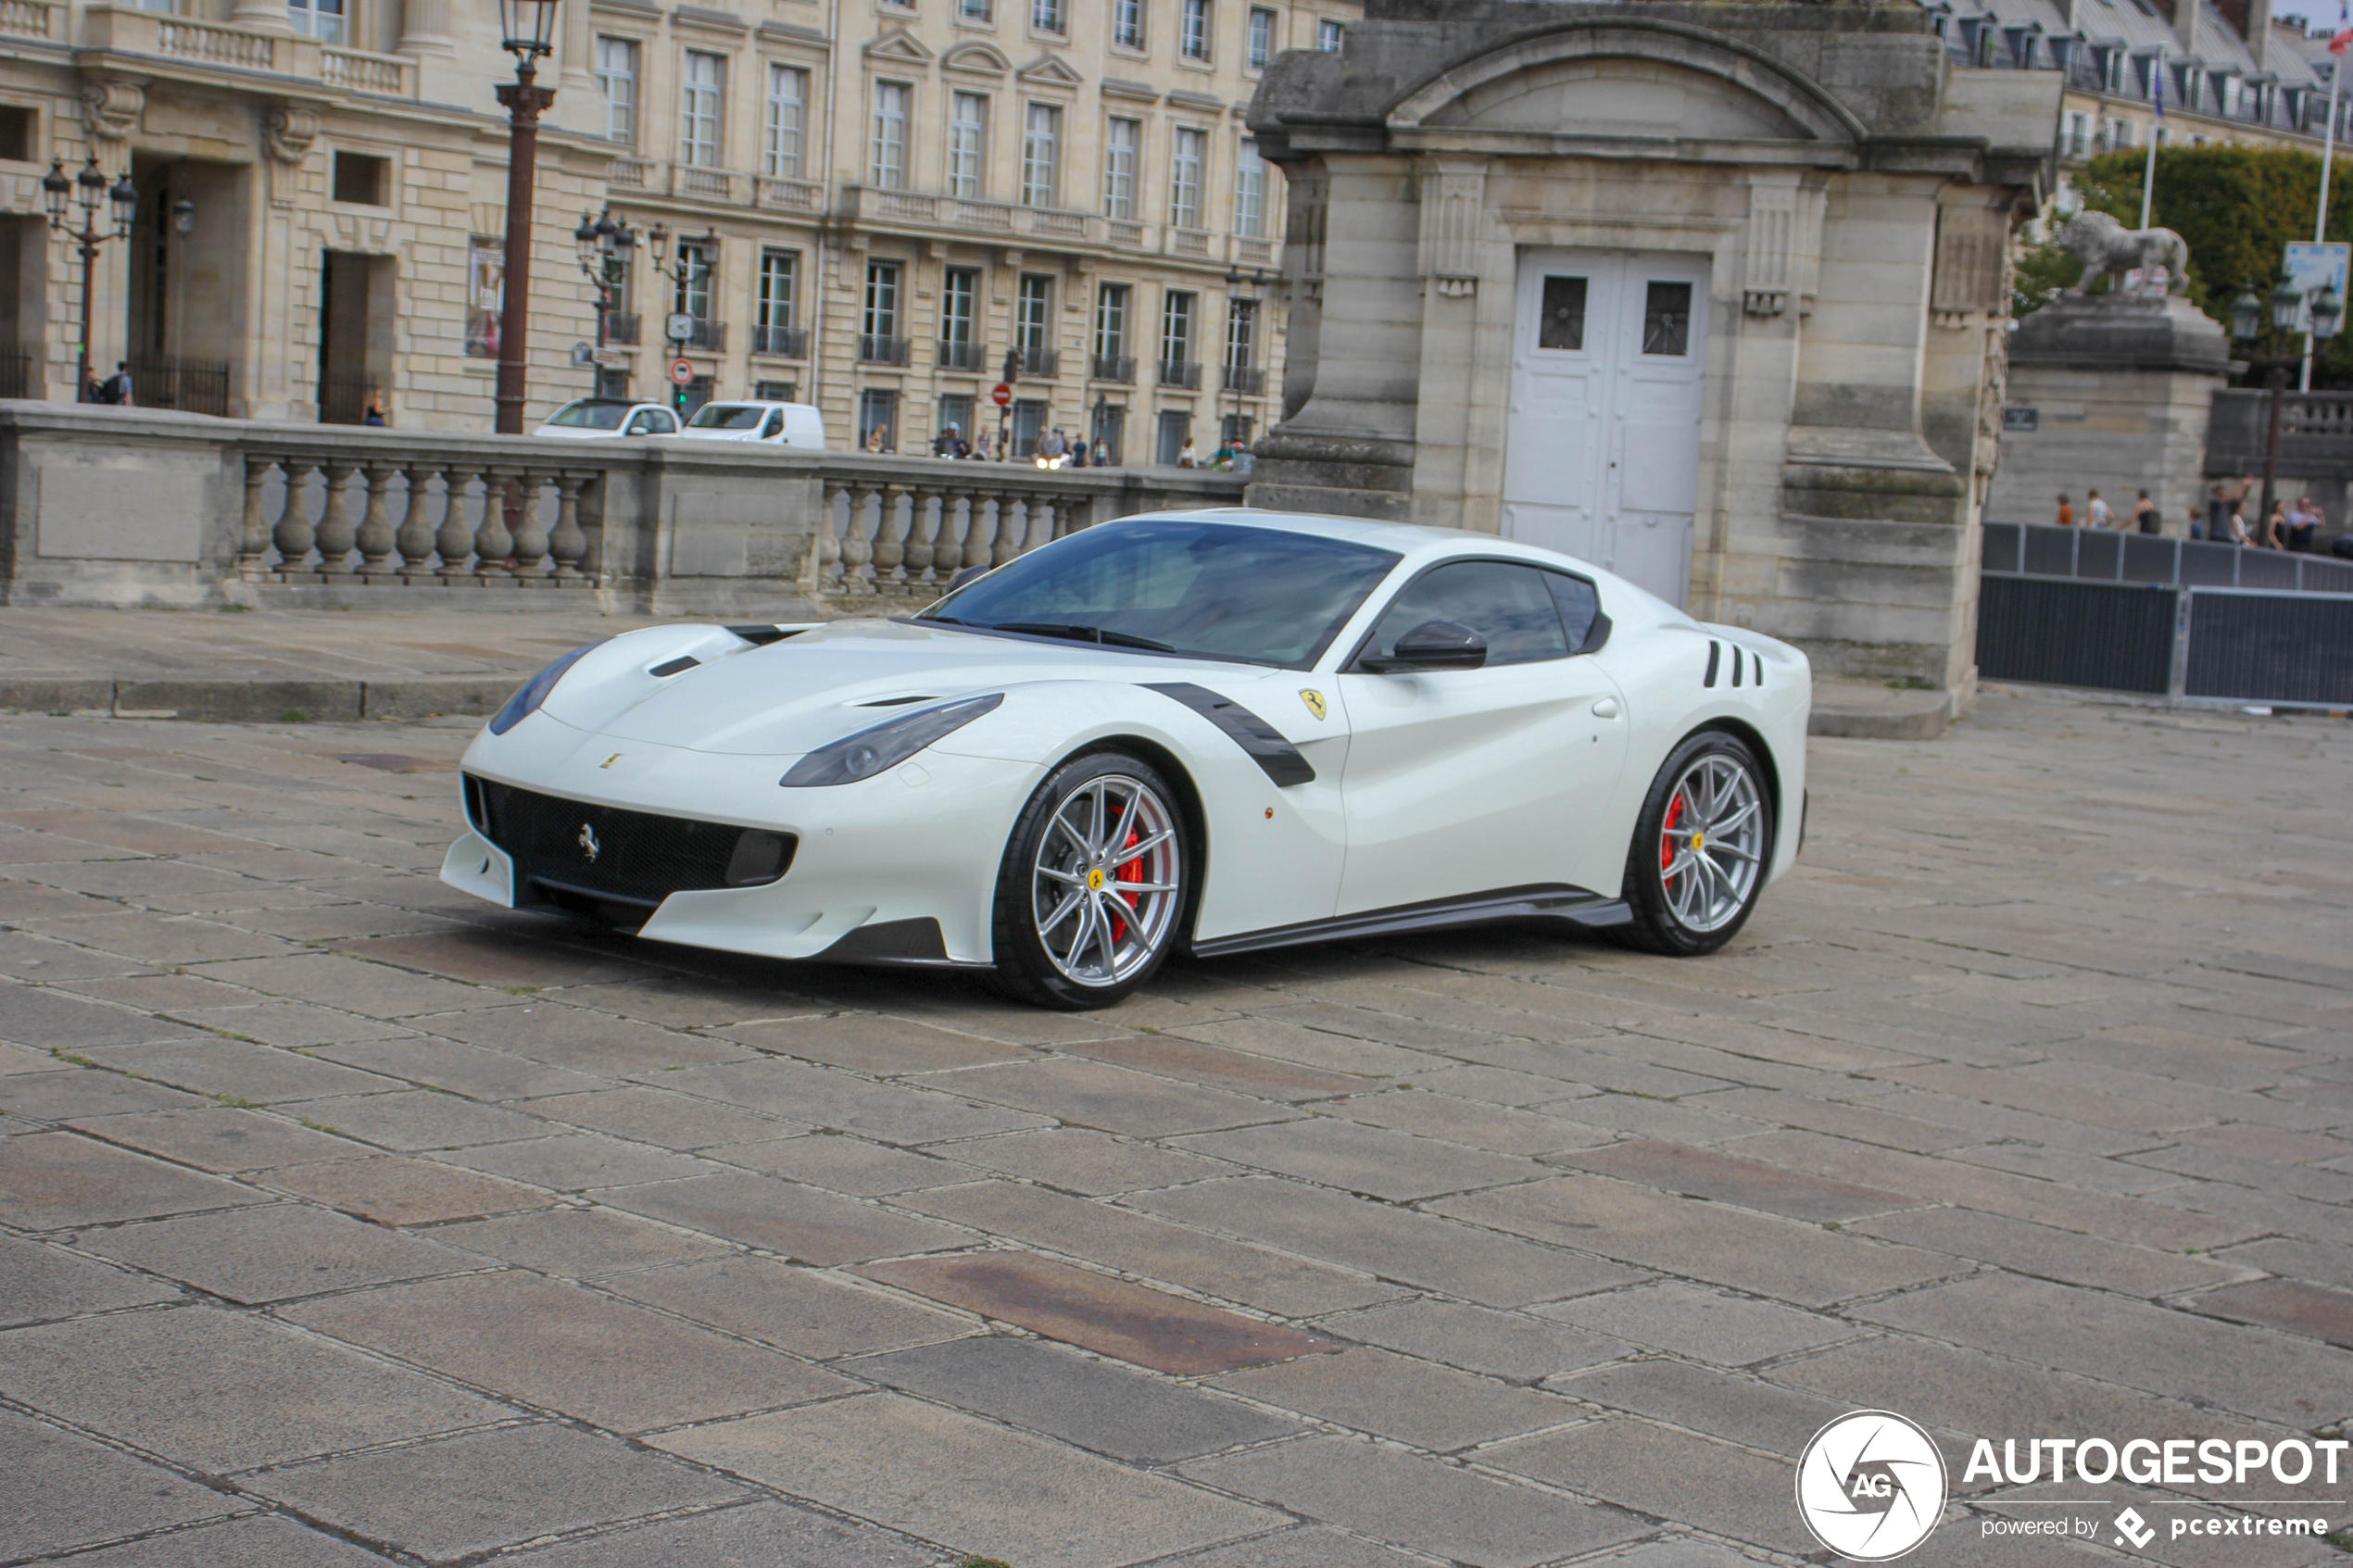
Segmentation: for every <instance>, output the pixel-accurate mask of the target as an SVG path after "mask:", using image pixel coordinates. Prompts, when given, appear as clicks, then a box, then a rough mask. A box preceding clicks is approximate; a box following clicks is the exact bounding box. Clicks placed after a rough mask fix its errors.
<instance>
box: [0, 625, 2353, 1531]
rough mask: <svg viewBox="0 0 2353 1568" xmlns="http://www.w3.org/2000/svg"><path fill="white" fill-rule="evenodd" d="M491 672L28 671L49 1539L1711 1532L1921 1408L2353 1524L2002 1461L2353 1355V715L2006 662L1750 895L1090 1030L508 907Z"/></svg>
mask: <svg viewBox="0 0 2353 1568" xmlns="http://www.w3.org/2000/svg"><path fill="white" fill-rule="evenodd" d="M550 634H553V633H550ZM470 730H471V725H470V724H466V723H459V722H445V723H440V724H419V725H412V726H408V727H394V726H390V725H370V726H359V725H350V726H323V725H312V726H306V727H283V726H282V727H261V726H245V727H236V726H206V725H201V724H195V723H188V722H182V723H164V722H137V721H102V720H76V719H47V718H37V717H35V718H19V719H13V720H6V721H0V874H5V876H6V879H7V880H6V881H5V882H0V921H5V922H6V929H5V930H0V970H5V971H6V976H7V978H8V983H5V984H0V1038H5V1040H6V1041H8V1042H12V1043H11V1044H6V1045H0V1454H5V1456H6V1458H5V1460H0V1562H22V1561H25V1560H27V1559H31V1558H41V1557H44V1556H46V1555H53V1554H60V1553H75V1554H79V1555H74V1556H73V1557H72V1558H71V1561H72V1562H76V1563H88V1564H90V1565H92V1568H101V1565H103V1568H161V1565H178V1568H238V1565H246V1564H250V1565H256V1568H314V1565H316V1568H327V1565H342V1564H357V1563H362V1562H378V1561H382V1560H384V1558H387V1557H388V1558H391V1559H393V1560H396V1561H399V1562H473V1561H477V1560H480V1559H482V1558H484V1557H485V1556H496V1558H497V1561H499V1562H510V1561H511V1562H515V1563H517V1564H519V1565H527V1568H590V1565H614V1568H619V1565H623V1564H625V1565H628V1568H711V1565H719V1564H730V1563H741V1564H761V1565H765V1568H775V1565H785V1568H881V1565H884V1564H903V1565H909V1568H917V1565H922V1568H930V1565H937V1564H945V1563H950V1562H956V1561H958V1560H959V1559H961V1558H962V1556H963V1554H967V1553H977V1554H983V1555H986V1556H988V1557H991V1558H996V1559H1000V1560H1002V1561H1003V1562H1008V1563H1011V1564H1013V1568H1114V1565H1119V1564H1131V1563H1146V1562H1149V1563H1155V1564H1163V1563H1164V1564H1172V1565H1173V1564H1178V1563H1182V1564H1185V1565H1187V1568H1403V1565H1405V1564H1408V1563H1428V1562H1433V1561H1439V1562H1460V1563H1466V1564H1476V1565H1479V1568H1534V1565H1537V1564H1551V1563H1559V1562H1589V1561H1592V1562H1612V1563H1626V1564H1631V1565H1634V1568H1716V1565H1721V1564H1726V1563H1730V1562H1736V1561H1739V1560H1741V1559H1743V1558H1755V1559H1769V1560H1780V1561H1789V1560H1793V1559H1794V1558H1796V1557H1798V1556H1802V1555H1806V1554H1808V1553H1815V1554H1816V1555H1817V1556H1818V1549H1817V1548H1815V1547H1814V1544H1813V1542H1812V1541H1811V1540H1810V1539H1809V1538H1808V1537H1807V1536H1806V1533H1805V1531H1804V1530H1803V1528H1802V1527H1801V1525H1800V1523H1799V1520H1798V1518H1797V1515H1796V1512H1795V1510H1794V1508H1793V1501H1792V1475H1793V1470H1792V1462H1791V1461H1792V1459H1793V1456H1794V1455H1795V1454H1796V1452H1797V1451H1798V1449H1800V1447H1801V1446H1802V1445H1803V1444H1804V1443H1805V1441H1806V1438H1807V1437H1808V1436H1809V1435H1811V1434H1812V1433H1813V1432H1814V1431H1815V1430H1816V1428H1817V1427H1818V1425H1820V1424H1821V1423H1822V1422H1823V1421H1824V1420H1826V1419H1827V1418H1829V1417H1831V1416H1832V1415H1835V1414H1837V1413H1840V1412H1842V1411H1847V1410H1852V1409H1856V1408H1866V1407H1886V1408H1892V1409H1894V1410H1897V1411H1902V1412H1904V1413H1905V1414H1906V1415H1908V1416H1911V1417H1912V1418H1914V1419H1916V1420H1918V1421H1920V1422H1922V1423H1925V1424H1928V1425H1929V1426H1930V1427H1931V1429H1933V1430H1935V1431H1937V1432H1938V1433H1940V1434H1941V1435H1943V1437H1944V1449H1945V1452H1946V1454H1947V1456H1948V1462H1951V1463H1952V1464H1953V1467H1954V1474H1953V1480H1954V1483H1955V1486H1956V1488H1957V1492H1958V1493H1959V1494H1960V1500H1959V1501H1957V1503H1956V1504H1955V1505H1954V1508H1953V1512H1952V1514H1951V1516H1950V1518H1949V1519H1948V1521H1947V1523H1945V1524H1944V1525H1943V1526H1942V1527H1941V1528H1940V1529H1939V1531H1938V1532H1937V1534H1936V1535H1935V1536H1934V1537H1931V1540H1930V1541H1929V1543H1928V1544H1927V1545H1926V1546H1925V1547H1924V1548H1922V1549H1920V1551H1919V1552H1918V1553H1916V1554H1915V1555H1914V1556H1913V1557H1911V1558H1909V1559H1907V1560H1906V1561H1907V1562H1916V1563H1923V1564H1949V1563H1967V1564H1992V1565H1994V1568H2002V1565H2006V1564H2010V1563H2020V1564H2025V1563H2033V1564H2056V1565H2060V1568H2066V1565H2069V1564H2078V1563H2084V1562H2087V1561H2088V1560H2089V1559H2090V1558H2093V1557H2098V1556H2108V1557H2127V1556H2129V1557H2133V1558H2134V1559H2136V1560H2138V1559H2141V1558H2146V1559H2148V1560H2153V1561H2157V1562H2165V1563H2174V1564H2182V1565H2183V1568H2200V1565H2204V1564H2208V1563H2212V1564H2222V1563H2232V1564H2237V1563H2260V1564H2265V1565H2271V1564H2301V1563H2318V1562H2335V1561H2342V1559H2340V1558H2338V1557H2337V1555H2336V1554H2335V1552H2334V1551H2333V1550H2332V1549H2330V1548H2329V1547H2327V1546H2326V1545H2324V1544H2322V1542H2320V1541H2317V1540H2311V1539H2283V1538H2279V1537H2270V1538H2266V1539H2265V1540H2263V1541H2261V1542H2259V1543H2250V1542H2247V1541H2246V1540H2243V1539H2240V1540H2232V1541H2217V1540H2213V1539H2210V1538H2201V1537H2186V1538H2182V1539H2174V1538H2171V1537H2169V1536H2168V1535H2167V1534H2164V1533H2160V1534H2159V1535H2158V1537H2156V1538H2155V1539H2153V1540H2152V1541H2151V1542H2150V1544H2149V1546H2148V1549H2147V1550H2146V1551H2145V1553H2134V1552H2131V1551H2129V1550H2126V1549H2120V1548H2119V1547H2116V1546H2114V1545H2112V1544H2111V1541H2110V1534H2109V1531H2108V1527H2107V1524H2106V1520H2107V1519H2108V1517H2109V1516H2110V1513H2112V1512H2113V1507H2112V1506H2110V1505H2115V1504H2117V1503H2118V1501H2119V1499H2124V1500H2130V1501H2133V1503H2134V1504H2135V1506H2137V1507H2138V1508H2139V1510H2140V1511H2141V1512H2142V1513H2143V1514H2145V1515H2146V1516H2148V1517H2150V1518H2151V1519H2152V1521H2154V1522H2156V1523H2158V1524H2164V1523H2165V1521H2166V1520H2167V1519H2168V1518H2170V1517H2173V1516H2179V1515H2183V1514H2202V1513H2204V1512H2207V1511H2201V1510H2199V1509H2196V1508H2193V1507H2191V1506H2190V1504H2189V1503H2188V1502H2187V1501H2186V1500H2185V1499H2193V1498H2205V1497H2220V1498H2223V1499H2231V1498H2246V1499H2249V1500H2250V1502H2254V1501H2263V1502H2279V1501H2285V1500H2288V1499H2302V1500H2303V1501H2304V1502H2307V1503H2309V1509H2308V1510H2303V1511H2301V1512H2310V1513H2312V1514H2313V1515H2315V1516H2324V1517H2327V1518H2328V1519H2329V1520H2330V1521H2331V1524H2332V1526H2333V1527H2338V1528H2342V1527H2343V1526H2344V1525H2345V1524H2347V1521H2348V1519H2353V1504H2348V1503H2347V1502H2346V1500H2345V1499H2347V1497H2348V1495H2353V1476H2347V1475H2343V1474H2341V1475H2340V1478H2339V1482H2338V1484H2337V1485H2336V1486H2333V1487H2332V1486H2324V1485H2322V1482H2321V1481H2320V1479H2319V1478H2318V1477H2317V1475H2316V1477H2315V1478H2314V1480H2313V1481H2312V1482H2310V1483H2309V1484H2307V1485H2305V1486H2285V1485H2283V1484H2280V1483H2276V1482H2268V1483H2267V1482H2266V1481H2265V1479H2264V1478H2263V1477H2258V1478H2257V1484H2256V1485H2255V1486H2253V1487H2252V1488H2240V1487H2234V1486H2221V1487H2214V1486H2200V1485H2196V1484H2195V1483H2193V1484H2187V1485H2178V1486H2172V1487H2170V1488H2162V1487H2129V1488H2128V1487H2124V1486H2122V1485H2121V1484H2120V1483H2119V1484H2113V1485H2110V1486H2089V1485H2083V1484H2071V1485H2070V1486H2069V1487H2067V1488H2063V1489H2059V1490H2057V1491H2054V1490H2053V1489H2052V1488H2051V1487H2050V1486H2048V1485H2047V1482H2045V1484H2043V1485H2028V1484H2019V1485H2012V1484H2010V1483H2008V1482H2007V1481H2003V1480H2000V1479H1999V1478H1996V1480H1994V1481H1991V1482H1989V1481H1988V1480H1986V1479H1985V1478H1984V1476H1983V1475H1982V1474H1979V1475H1977V1476H1976V1477H1974V1478H1973V1479H1964V1477H1963V1476H1962V1474H1961V1473H1960V1460H1961V1457H1962V1456H1963V1455H1965V1454H1966V1453H1967V1452H1968V1451H1969V1445H1970V1444H1971V1443H1972V1442H1973V1441H1974V1440H1975V1439H1976V1438H1978V1437H1981V1436H1983V1437H1991V1438H1993V1439H1994V1444H1995V1447H1996V1448H1997V1449H1998V1448H1999V1447H2000V1441H2001V1439H2002V1438H2003V1437H2005V1436H2010V1437H2016V1438H2021V1439H2023V1438H2031V1437H2038V1436H2069V1437H2075V1438H2082V1437H2089V1436H2108V1437H2110V1438H2112V1439H2115V1440H2117V1441H2119V1442H2121V1440H2122V1439H2124V1438H2126V1437H2130V1436H2149V1437H2153V1438H2160V1439H2162V1438H2179V1437H2189V1436H2196V1437H2201V1438H2203V1437H2209V1436H2211V1437H2220V1438H2224V1439H2228V1440H2231V1441H2233V1442H2235V1441H2239V1440H2242V1439H2249V1438H2261V1439H2267V1440H2273V1439H2278V1438H2281V1437H2284V1436H2290V1435H2294V1434H2299V1433H2300V1434H2304V1435H2306V1436H2311V1435H2313V1434H2320V1435H2322V1436H2326V1435H2327V1434H2329V1433H2330V1432H2333V1431H2334V1430H2336V1429H2337V1428H2339V1426H2340V1425H2341V1424H2342V1423H2343V1421H2344V1419H2345V1418H2346V1417H2347V1415H2348V1414H2349V1413H2353V1354H2348V1350H2347V1348H2348V1347H2353V1134H2348V1133H2347V1126H2348V1124H2353V1029H2348V1024H2353V958H2348V957H2347V936H2348V935H2353V918H2348V909H2347V906H2348V904H2353V845H2348V834H2347V830H2346V828H2345V826H2344V821H2345V819H2344V807H2343V798H2344V788H2343V786H2344V784H2345V781H2346V780H2347V777H2353V771H2348V764H2353V733H2348V730H2347V726H2346V725H2345V724H2343V723H2342V722H2334V723H2332V722H2329V721H2319V720H2309V721H2248V720H2236V719H2216V718H2184V717H2178V716H2168V715H2164V714H2161V713H2153V712H2146V711H2140V710H2133V709H2090V708H2082V707H2076V706H2070V705H2068V704H2065V703H2062V702H2060V701H2058V700H2056V699H2052V698H2045V697H2028V696H2001V695H1997V696H1993V697H1990V698H1989V699H1988V700H1987V701H1986V702H1985V703H1984V704H1983V706H1982V708H1981V709H1979V711H1978V713H1977V714H1976V716H1975V717H1973V718H1972V719H1971V720H1970V721H1968V722H1966V723H1964V724H1963V725H1961V726H1959V727H1958V728H1957V729H1956V730H1955V731H1954V732H1953V733H1952V734H1949V735H1948V736H1946V737H1945V738H1944V740H1941V741H1938V742H1935V743H1928V744H1918V745H1894V744H1889V743H1873V742H1841V741H1818V742H1817V743H1816V744H1815V750H1814V767H1815V782H1814V798H1813V810H1812V823H1811V833H1812V838H1811V842H1810V844H1809V846H1808V848H1807V852H1806V859H1805V860H1804V862H1803V863H1802V865H1801V868H1800V870H1799V871H1798V872H1796V873H1795V874H1793V876H1792V877H1791V878H1790V879H1788V880H1787V881H1786V882H1784V883H1783V884H1781V885H1780V887H1779V888H1777V889H1776V890H1775V891H1773V892H1772V893H1771V894H1769V895H1768V898H1767V901H1766V903H1765V905H1764V906H1763V909H1762V912H1761V913H1760V915H1759V916H1758V918H1757V919H1756V920H1755V922H1753V923H1752V925H1751V926H1750V928H1749V930H1748V931H1747V933H1745V934H1744V935H1743V937H1742V938H1741V939H1740V940H1739V941H1738V942H1737V943H1736V944H1735V945H1734V946H1733V947H1731V948H1730V949H1729V950H1728V951H1727V952H1725V953H1724V954H1722V955H1719V956H1718V957H1717V958H1714V959H1711V960H1703V961H1697V962H1673V961H1668V960H1655V959H1649V958H1641V957H1636V956H1633V955H1629V954H1626V953H1623V952H1620V951H1618V950H1617V949H1614V948H1611V947H1603V946H1598V945H1593V944H1591V943H1586V942H1580V941H1575V940H1567V939H1563V938H1560V937H1557V936H1554V935H1548V934H1545V933H1542V932H1537V931H1522V930H1514V931H1504V932H1489V933H1481V934H1477V935H1454V936H1447V937H1432V938H1427V939H1415V940H1394V941H1389V942H1383V943H1378V944H1366V945H1361V946H1355V947H1329V948H1321V949H1313V950H1308V951H1303V952H1299V953H1294V954H1290V955H1286V956H1283V957H1280V958H1277V959H1266V960H1234V961H1227V962H1219V963H1207V964H1189V965H1183V966H1179V967H1176V968H1175V969H1173V970H1172V971H1171V972H1168V973H1167V974H1166V975H1165V976H1164V978H1163V979H1162V980H1161V981H1160V982H1159V983H1158V984H1157V985H1155V986H1154V987H1153V988H1152V990H1151V994H1150V995H1148V996H1146V997H1140V998H1139V999H1137V1000H1135V1001H1133V1002H1131V1003H1130V1004H1128V1005H1126V1006H1125V1007H1123V1008H1121V1009H1119V1010H1116V1011H1114V1012H1111V1013H1107V1014H1102V1015H1097V1016H1087V1017H1069V1016H1059V1015H1053V1014H1048V1013H1043V1012H1036V1011H1029V1010H1023V1009H1020V1008H1017V1007H1013V1006H1010V1005H1007V1004H1005V1003H1002V1002H1000V1001H998V1000H996V999H994V998H992V997H990V996H989V995H988V994H987V993H986V992H984V991H981V990H979V989H977V988H973V987H970V986H967V985H963V983H961V982H958V981H952V980H935V979H927V978H925V979H908V978H903V977H892V976H887V975H881V976H877V975H873V974H862V973H857V972H843V971H834V970H823V969H816V968H810V967H799V968H787V967H783V966H778V965H774V964H767V963H760V962H752V961H736V960H727V959H724V958H716V957H711V956H706V955H698V954H695V953H692V952H688V951H686V950H683V949H674V948H666V947H657V946H653V945H650V944H636V943H633V942H631V941H628V940H626V939H620V938H606V937H599V936H598V935H593V934H589V933H586V932H585V931H583V930H581V929H578V928H574V927H570V926H566V925H562V924H558V923H553V922H543V921H541V920H538V919H535V918H526V917H521V916H515V915H510V914H502V913H500V912H499V911H496V910H492V909H485V908H484V907H483V906H480V905H478V904H475V903H473V902H472V901H471V900H468V899H466V898H464V897H460V896H459V895H457V894H455V893H452V892H450V891H448V890H447V889H445V888H443V887H442V886H441V885H440V884H439V883H438V882H436V881H435V880H434V876H433V874H432V873H433V872H434V869H435V868H436V867H437V865H438V863H439V860H440V859H441V854H442V850H443V847H445V846H446V844H447V842H448V840H449V839H450V838H451V836H452V834H453V833H454V831H455V824H456V822H457V821H458V810H457V806H456V800H455V796H456V788H455V784H456V780H455V777H454V774H453V772H452V771H451V770H452V764H453V762H454V759H456V757H457V756H458V754H459V749H460V748H461V746H463V744H464V742H465V740H466V738H467V735H468V734H469V733H470ZM2053 1499H2059V1500H2062V1501H2077V1502H2079V1503H2080V1502H2081V1501H2082V1499H2092V1500H2093V1503H2095V1504H2097V1505H2099V1512H2096V1518H2097V1519H2098V1520H2099V1521H2100V1530H2099V1535H2098V1537H2097V1538H2096V1539H2086V1540H2079V1541H2074V1542H2068V1541H2054V1540H2050V1539H2048V1538H2038V1539H2018V1538H2015V1537H2000V1538H1992V1539H1989V1538H1986V1536H1985V1531H1984V1526H1985V1522H1986V1521H1988V1520H1996V1519H2024V1520H2033V1519H2048V1518H2051V1517H2053V1510H2052V1508H2051V1507H2050V1506H2049V1504H2050V1503H2051V1502H2052V1500H2053ZM2059 1512H2060V1513H2061V1514H2063V1515H2064V1514H2076V1515H2082V1514H2084V1513H2085V1512H2086V1511H2085V1508H2082V1507H2079V1508H2077V1509H2073V1510H2060V1511H2059ZM2240 1512H2243V1513H2246V1514H2249V1515H2252V1516H2255V1517H2264V1516H2267V1514H2274V1513H2277V1512H2279V1510H2277V1509H2269V1510H2267V1509H2265V1508H2261V1507H2248V1508H2245V1509H2242V1510H2241V1511H2240ZM2292 1512H2295V1511H2292Z"/></svg>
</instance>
